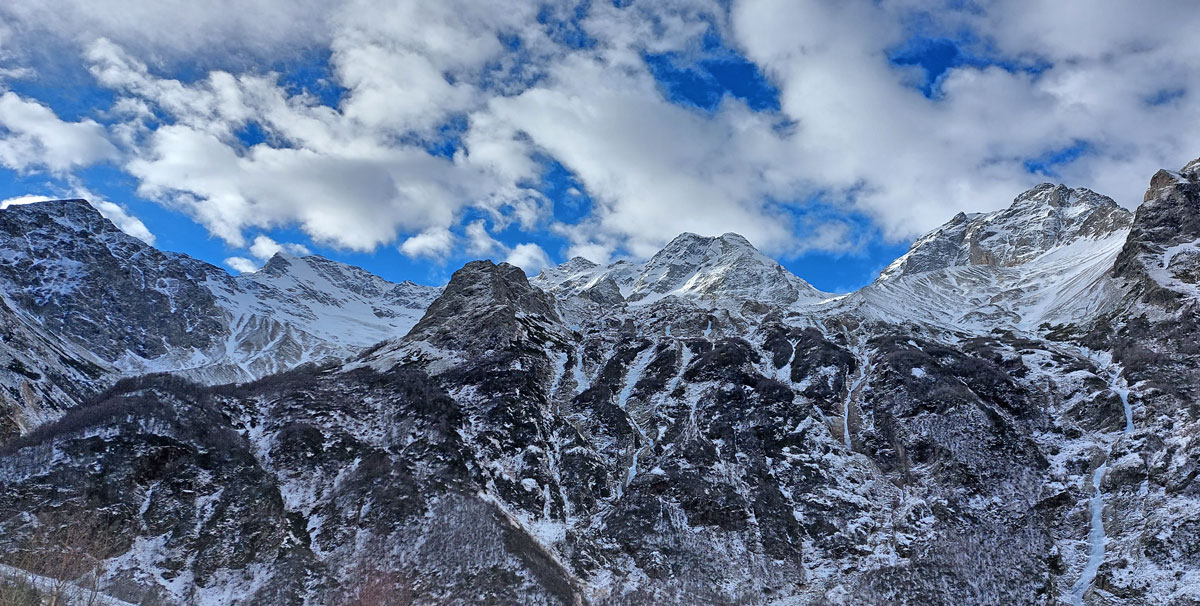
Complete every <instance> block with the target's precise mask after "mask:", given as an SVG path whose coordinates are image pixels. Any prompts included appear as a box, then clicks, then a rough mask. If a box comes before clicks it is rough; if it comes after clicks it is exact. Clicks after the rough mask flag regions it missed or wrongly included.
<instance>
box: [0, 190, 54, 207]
mask: <svg viewBox="0 0 1200 606" xmlns="http://www.w3.org/2000/svg"><path fill="white" fill-rule="evenodd" d="M53 199H54V198H50V197H47V196H38V195H35V194H25V195H23V196H14V197H12V198H8V199H6V200H0V210H4V209H6V208H8V207H10V206H20V205H22V204H33V203H34V202H47V201H50V200H53Z"/></svg>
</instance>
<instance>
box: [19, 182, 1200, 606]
mask: <svg viewBox="0 0 1200 606" xmlns="http://www.w3.org/2000/svg"><path fill="white" fill-rule="evenodd" d="M1198 301H1200V160H1196V161H1193V162H1191V163H1189V164H1188V165H1187V166H1185V167H1184V168H1183V169H1182V170H1180V171H1167V170H1163V171H1159V172H1158V173H1156V174H1155V175H1154V176H1153V177H1152V178H1151V181H1150V185H1149V188H1148V190H1147V192H1146V197H1145V201H1144V202H1143V203H1142V204H1141V205H1140V206H1139V207H1138V208H1137V209H1136V211H1135V212H1130V211H1128V210H1126V209H1124V208H1122V207H1121V206H1119V205H1117V204H1116V203H1115V202H1114V201H1113V200H1111V199H1109V198H1107V197H1105V196H1103V195H1101V194H1098V193H1095V192H1092V191H1090V190H1087V189H1071V188H1068V187H1066V186H1063V185H1053V184H1043V185H1039V186H1037V187H1035V188H1033V189H1031V190H1029V191H1027V192H1025V193H1022V194H1021V195H1019V196H1017V198H1016V199H1015V200H1014V201H1013V202H1012V204H1011V205H1010V206H1009V207H1007V208H1005V209H1003V210H1000V211H996V212H992V213H986V214H975V215H967V214H959V215H957V216H955V217H953V218H952V219H951V220H950V221H949V222H948V223H946V224H945V225H943V226H941V227H939V228H938V229H936V230H934V231H932V232H930V233H929V234H927V235H925V236H924V237H922V238H920V239H918V240H917V241H916V242H915V243H914V244H913V246H912V248H911V249H910V250H909V251H908V252H907V253H906V254H905V255H903V256H902V257H900V258H899V259H897V260H896V261H895V262H894V263H892V264H891V265H889V266H888V267H887V268H886V269H884V270H883V272H882V274H881V275H880V276H879V278H878V279H877V280H876V281H875V282H873V283H872V284H870V285H868V286H866V287H864V288H862V289H860V290H858V291H855V292H852V293H849V294H840V295H835V294H830V293H824V292H821V291H819V290H817V289H816V288H813V287H812V286H811V285H810V284H808V283H807V282H805V281H804V280H802V279H801V278H799V277H797V276H795V275H793V274H791V273H790V272H788V271H787V270H786V269H785V268H783V267H782V266H780V265H779V263H777V262H776V261H774V260H773V259H771V258H769V257H767V256H765V255H763V254H762V253H760V252H759V251H758V250H756V249H755V248H754V246H753V245H751V243H750V242H749V241H747V240H746V239H745V238H743V237H741V236H739V235H737V234H724V235H721V236H715V237H705V236H699V235H696V234H682V235H680V236H678V237H677V238H675V239H674V240H673V241H671V242H670V243H669V244H667V246H666V247H665V248H663V249H662V250H661V251H660V252H658V253H657V254H655V255H654V256H653V257H651V258H650V259H648V260H647V261H645V262H644V263H635V262H629V261H619V262H616V263H613V264H610V265H598V264H596V263H593V262H591V261H589V260H586V259H583V258H574V259H571V260H569V261H567V262H566V263H564V264H562V265H560V266H558V267H554V268H550V269H547V270H545V271H543V272H542V273H541V274H539V275H538V276H536V277H533V278H528V277H527V276H526V275H525V274H524V272H523V271H521V270H520V269H518V268H516V267H513V266H511V265H508V264H504V263H501V264H499V265H496V264H494V263H492V262H490V261H474V262H471V263H468V264H467V265H466V266H464V267H463V268H462V269H460V270H458V271H457V272H455V273H454V275H453V276H452V278H451V279H450V281H449V283H448V284H446V285H445V286H444V287H440V288H437V287H428V286H419V285H416V284H412V283H408V282H405V283H400V284H395V283H391V282H388V281H386V280H383V279H381V278H378V277H376V276H373V275H371V274H369V273H368V272H366V271H364V270H361V269H358V268H355V267H351V266H348V265H344V264H341V263H337V262H335V261H331V260H328V259H324V258H321V257H317V256H308V257H294V256H287V255H283V254H280V255H276V256H275V257H274V258H272V259H271V260H270V261H269V262H268V263H267V264H266V266H265V267H264V268H263V269H261V270H260V271H258V272H254V273H248V274H242V275H238V276H230V275H229V274H227V273H226V272H224V271H223V270H221V269H220V268H217V267H215V266H212V265H208V264H206V263H204V262H201V261H198V260H196V259H192V258H190V257H187V256H186V255H181V254H176V253H168V252H162V251H159V250H156V249H154V248H153V247H151V246H149V245H146V244H145V243H143V242H141V241H140V240H137V239H135V238H132V237H130V236H127V235H125V234H124V233H122V232H121V231H120V230H118V229H117V228H116V227H115V226H114V225H113V224H112V223H110V222H108V221H107V220H106V219H104V218H103V217H102V216H101V215H100V214H99V213H98V212H96V211H95V210H94V209H92V208H91V207H90V206H89V205H88V203H87V202H85V201H82V200H63V201H55V202H41V203H36V204H29V205H22V206H13V207H9V208H7V209H4V210H0V564H2V565H4V566H5V568H0V573H3V572H4V571H6V570H7V571H9V573H10V576H12V575H16V576H18V577H19V576H20V574H23V573H21V571H22V570H24V571H27V572H28V573H32V574H36V575H40V576H38V577H37V578H40V579H49V578H52V577H55V576H56V575H55V574H53V573H54V569H53V567H52V566H49V564H47V561H48V560H47V559H46V558H42V559H35V560H22V559H21V556H23V555H28V554H29V553H31V550H33V547H31V546H33V545H38V544H44V543H48V542H49V543H53V541H50V540H48V539H46V538H45V537H47V536H58V535H53V532H52V531H54V530H55V529H56V528H59V527H64V526H70V523H68V522H65V521H64V520H73V521H78V520H87V521H88V524H90V525H91V527H93V528H94V529H96V531H95V532H94V533H93V534H100V535H102V536H104V537H105V538H106V540H105V541H103V542H102V543H92V544H89V547H88V548H87V549H86V550H84V551H86V552H87V553H88V554H89V557H90V558H91V559H90V560H89V561H91V562H94V563H95V564H94V566H93V567H92V568H91V572H90V573H89V574H91V577H90V578H92V585H91V586H92V587H93V588H94V589H93V591H94V592H95V593H98V594H99V595H101V596H103V598H104V599H107V600H110V601H111V602H112V603H138V604H151V603H156V604H172V605H174V604H179V605H182V604H201V605H209V604H212V605H216V604H239V605H250V604H298V605H300V604H304V605H316V604H547V605H549V604H571V605H574V604H589V605H597V606H600V605H604V606H607V605H613V606H616V605H627V604H628V605H633V604H764V605H765V604H772V605H792V604H796V605H799V604H819V605H826V604H828V605H861V604H870V605H874V604H880V605H883V604H921V605H922V606H929V605H942V604H944V605H967V604H980V605H982V604H1031V605H1032V604H1039V605H1045V604H1089V605H1110V604H1131V605H1132V604H1163V605H1166V604H1172V605H1175V604H1180V605H1182V604H1200V482H1198V481H1197V475H1198V473H1200V439H1198V438H1197V436H1200V320H1198V311H1200V310H1198V308H1197V306H1198ZM71 523H74V522H71ZM47 533H50V534H47ZM50 559H51V560H52V559H53V558H52V557H51V558H50ZM12 571H17V572H15V573H14V572H12ZM76 573H78V574H76ZM57 576H58V577H61V576H63V575H62V574H59V575H57ZM69 576H71V577H72V578H71V579H69V581H70V582H71V583H73V584H74V585H73V586H75V585H80V584H82V582H83V581H82V579H83V578H84V576H86V575H85V574H84V573H83V572H79V571H75V572H72V573H71V574H70V575H69ZM30 578H33V577H30ZM46 582H47V583H48V582H49V581H46Z"/></svg>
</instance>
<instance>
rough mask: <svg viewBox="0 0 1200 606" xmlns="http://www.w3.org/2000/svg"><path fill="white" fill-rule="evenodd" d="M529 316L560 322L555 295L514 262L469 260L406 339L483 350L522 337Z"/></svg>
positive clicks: (455, 273) (533, 319)
mask: <svg viewBox="0 0 1200 606" xmlns="http://www.w3.org/2000/svg"><path fill="white" fill-rule="evenodd" d="M526 319H528V320H531V321H533V322H537V323H549V322H553V323H557V322H559V321H560V320H559V317H558V314H557V312H555V310H554V303H553V299H552V298H551V297H549V296H547V295H546V293H544V292H543V291H541V290H539V289H536V288H534V287H533V286H531V285H530V283H529V279H528V278H527V277H526V276H525V272H524V271H523V270H522V269H521V268H519V267H516V266H515V265H510V264H508V263H500V264H499V265H497V264H495V263H493V262H491V261H471V262H470V263H467V264H466V265H464V266H463V267H462V269H459V270H458V271H456V272H454V274H453V275H452V276H451V277H450V283H449V284H447V285H446V288H445V290H444V291H443V292H442V295H441V296H440V297H438V298H437V299H436V300H435V301H434V302H433V303H432V304H430V305H429V309H428V310H427V311H426V312H425V315H424V316H423V317H422V318H421V320H420V321H419V322H417V325H416V326H414V327H413V329H412V332H410V333H409V334H408V336H407V337H406V338H405V340H406V341H418V340H419V341H425V342H428V343H430V344H433V345H435V346H438V347H445V348H448V349H452V350H476V349H478V350H479V351H485V350H490V349H496V348H499V347H502V346H504V345H507V344H508V343H510V342H512V341H514V340H516V339H519V338H520V337H521V336H522V334H523V332H524V331H523V329H522V325H523V324H524V323H525V322H524V321H525V320H526Z"/></svg>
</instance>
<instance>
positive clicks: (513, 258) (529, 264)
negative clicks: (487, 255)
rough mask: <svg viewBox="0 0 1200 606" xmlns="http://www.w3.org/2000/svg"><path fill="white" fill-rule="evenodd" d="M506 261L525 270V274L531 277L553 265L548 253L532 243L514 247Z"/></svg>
mask: <svg viewBox="0 0 1200 606" xmlns="http://www.w3.org/2000/svg"><path fill="white" fill-rule="evenodd" d="M504 261H505V262H506V263H511V264H513V265H516V266H517V267H520V268H521V269H523V270H525V273H527V274H531V275H532V274H536V273H537V272H539V271H541V270H542V269H543V268H546V267H549V266H550V265H553V264H552V263H551V262H550V256H549V255H547V254H546V251H545V250H542V247H541V246H538V245H537V244H534V243H532V242H527V243H525V244H518V245H516V246H514V247H513V248H512V250H511V251H510V252H509V253H508V258H506V259H505V260H504Z"/></svg>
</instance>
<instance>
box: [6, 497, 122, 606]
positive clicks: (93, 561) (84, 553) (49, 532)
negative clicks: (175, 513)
mask: <svg viewBox="0 0 1200 606" xmlns="http://www.w3.org/2000/svg"><path fill="white" fill-rule="evenodd" d="M110 530H111V529H110V528H109V526H108V525H107V524H105V523H103V522H102V521H101V520H100V518H99V517H98V516H94V515H84V516H81V517H80V516H77V517H75V518H73V519H70V518H66V517H65V516H61V515H57V514H55V515H47V516H41V518H40V519H39V520H38V521H37V524H36V526H35V527H34V529H33V531H32V532H31V533H30V534H29V535H28V536H27V538H26V540H25V542H24V545H22V546H20V547H19V548H17V549H13V550H10V551H9V552H8V553H6V554H5V556H4V561H5V562H7V565H8V566H10V567H11V569H12V572H13V574H10V575H8V579H6V580H7V581H9V582H8V583H7V584H6V585H5V586H4V587H0V592H7V593H8V594H11V597H13V598H14V599H13V601H11V602H9V601H5V599H7V598H8V597H10V596H9V595H5V594H4V593H0V603H2V604H9V603H14V604H20V603H21V602H20V601H19V600H20V599H21V598H20V595H21V594H22V592H24V593H28V592H29V591H30V590H33V591H35V592H36V593H37V594H40V595H41V599H40V600H38V601H37V602H35V603H40V601H41V600H45V603H46V604H47V606H66V605H67V604H76V605H82V606H101V605H102V604H103V603H104V602H105V601H106V600H104V598H105V596H104V594H103V593H102V591H101V589H102V587H101V583H102V582H103V579H104V575H105V572H106V570H105V565H106V557H108V556H109V555H111V553H112V552H113V551H114V548H115V547H116V543H117V540H116V536H115V535H114V534H113V533H112V532H111V531H110Z"/></svg>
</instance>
